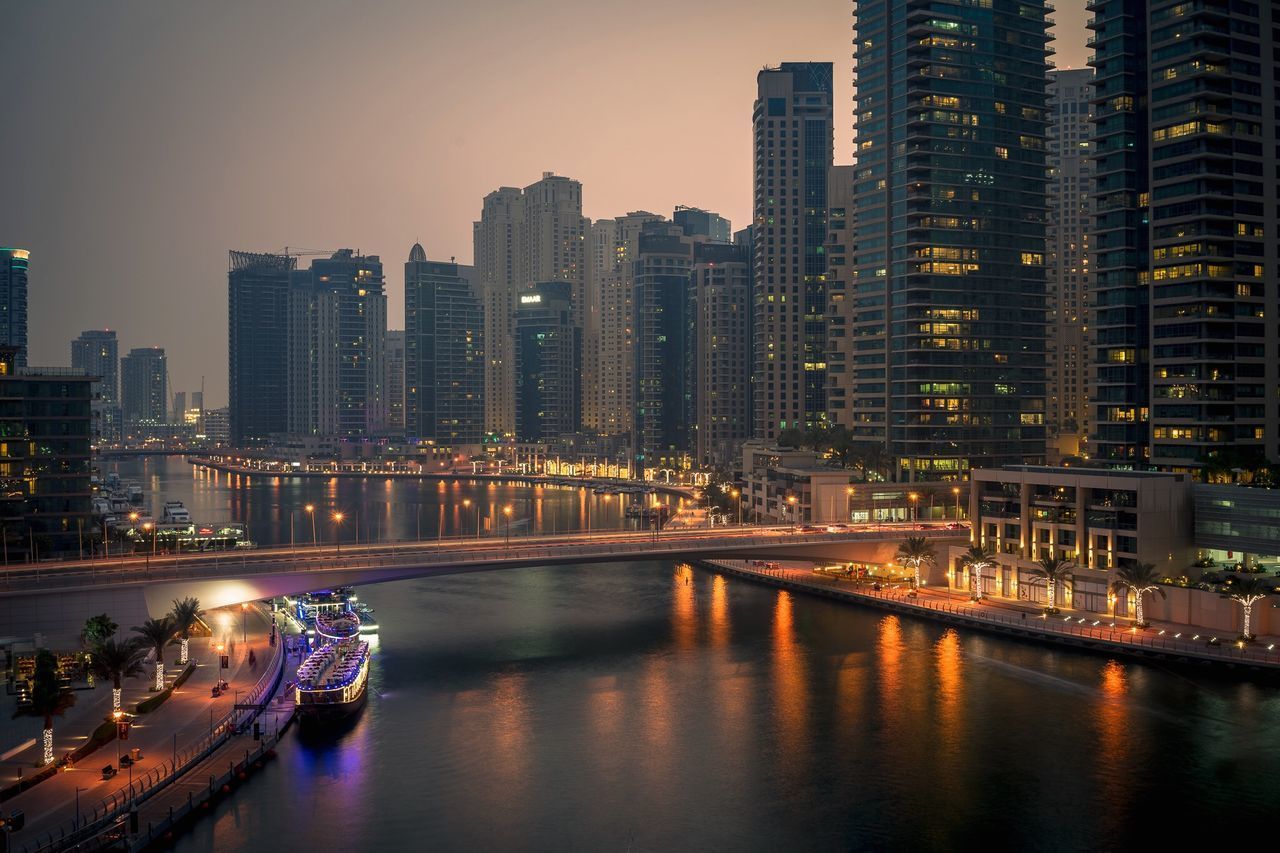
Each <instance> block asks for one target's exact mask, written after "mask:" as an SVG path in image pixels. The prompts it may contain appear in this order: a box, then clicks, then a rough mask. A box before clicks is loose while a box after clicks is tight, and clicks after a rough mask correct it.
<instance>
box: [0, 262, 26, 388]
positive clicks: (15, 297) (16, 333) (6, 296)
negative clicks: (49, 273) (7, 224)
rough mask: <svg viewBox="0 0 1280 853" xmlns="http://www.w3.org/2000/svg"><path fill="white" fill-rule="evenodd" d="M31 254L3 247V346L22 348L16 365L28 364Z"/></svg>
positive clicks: (0, 284) (0, 270)
mask: <svg viewBox="0 0 1280 853" xmlns="http://www.w3.org/2000/svg"><path fill="white" fill-rule="evenodd" d="M30 261H31V253H30V252H29V251H27V250H26V249H5V248H0V345H7V346H14V347H17V348H18V352H17V355H16V356H15V359H14V364H15V365H17V366H18V367H26V365H27V270H28V266H29V264H30Z"/></svg>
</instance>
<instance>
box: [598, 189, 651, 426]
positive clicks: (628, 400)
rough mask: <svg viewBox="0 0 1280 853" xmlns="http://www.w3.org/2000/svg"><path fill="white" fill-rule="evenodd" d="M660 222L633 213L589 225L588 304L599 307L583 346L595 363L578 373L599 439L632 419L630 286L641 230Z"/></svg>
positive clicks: (645, 214)
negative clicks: (592, 399) (588, 397)
mask: <svg viewBox="0 0 1280 853" xmlns="http://www.w3.org/2000/svg"><path fill="white" fill-rule="evenodd" d="M661 221H662V217H661V216H660V215H658V214H656V213H649V212H648V211H643V210H640V211H632V212H631V213H628V214H626V215H625V216H619V217H617V218H615V219H599V220H596V221H595V222H593V223H592V224H591V230H590V234H589V237H588V244H589V251H588V256H589V265H588V272H587V292H588V304H589V305H596V306H598V309H597V315H596V322H595V326H596V328H594V329H588V334H591V335H592V336H593V340H591V341H590V342H587V343H586V344H584V346H585V347H586V348H587V350H588V353H589V354H588V356H587V357H586V358H587V359H589V360H590V361H591V362H593V364H594V368H593V370H592V371H590V372H588V371H586V370H584V371H583V374H584V380H587V378H588V377H589V380H588V381H587V382H586V385H585V389H584V393H593V394H594V396H595V403H594V406H592V405H588V404H584V405H583V411H584V413H585V412H588V411H591V410H592V409H593V408H594V412H595V413H596V416H595V420H594V421H592V422H587V423H585V424H584V425H585V426H587V427H588V428H590V429H593V430H597V431H599V432H600V433H602V434H604V435H621V434H624V433H629V432H631V428H632V418H633V415H634V414H635V387H634V382H633V374H634V371H635V354H634V343H635V303H634V296H635V294H634V282H635V267H634V261H635V257H636V249H637V243H638V241H639V238H640V233H641V231H643V230H644V228H646V227H647V226H648V225H649V224H650V223H654V222H661Z"/></svg>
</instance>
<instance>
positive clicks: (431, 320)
mask: <svg viewBox="0 0 1280 853" xmlns="http://www.w3.org/2000/svg"><path fill="white" fill-rule="evenodd" d="M474 275H475V271H474V269H473V268H472V267H469V266H465V265H462V264H457V263H454V262H453V261H448V262H445V261H431V260H428V259H427V253H426V252H425V251H424V250H423V248H422V246H421V245H418V244H415V245H414V247H413V250H412V251H411V252H410V253H409V261H408V263H406V264H405V265H404V284H405V286H404V297H405V307H404V317H405V333H404V335H405V341H404V363H405V367H404V371H405V431H406V432H407V433H408V435H409V437H410V438H413V439H418V440H430V441H434V442H436V444H438V445H444V446H455V445H478V444H480V443H481V441H482V440H483V439H484V413H485V407H484V375H485V352H484V331H483V330H484V310H483V306H482V305H481V302H480V298H479V296H478V295H477V294H476V292H475V286H474Z"/></svg>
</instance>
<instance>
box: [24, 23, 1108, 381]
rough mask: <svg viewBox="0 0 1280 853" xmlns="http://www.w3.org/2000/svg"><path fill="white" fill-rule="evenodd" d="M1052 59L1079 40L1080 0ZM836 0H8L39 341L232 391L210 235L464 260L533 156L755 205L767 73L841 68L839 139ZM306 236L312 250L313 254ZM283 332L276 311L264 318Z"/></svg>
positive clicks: (674, 194) (1060, 31) (1064, 57)
mask: <svg viewBox="0 0 1280 853" xmlns="http://www.w3.org/2000/svg"><path fill="white" fill-rule="evenodd" d="M1057 5H1058V10H1057V12H1056V13H1055V17H1056V18H1057V20H1058V22H1059V26H1058V28H1057V30H1056V34H1057V39H1058V41H1057V42H1056V44H1055V47H1056V48H1057V51H1058V55H1057V56H1056V57H1055V59H1056V61H1057V62H1058V64H1059V65H1060V66H1062V67H1081V66H1082V64H1083V63H1084V59H1085V54H1086V51H1085V48H1084V40H1085V37H1086V33H1085V30H1084V19H1085V12H1084V0H1061V2H1059V3H1058V4H1057ZM852 13H853V5H852V4H851V3H850V2H849V0H786V2H777V0H768V1H767V2H765V0H684V2H677V0H644V2H634V0H632V2H619V0H540V1H539V2H528V0H467V1H466V2H456V0H253V2H250V0H222V2H204V3H155V2H152V0H148V1H147V2H134V1H133V0H113V2H110V3H86V2H81V0H42V2H38V3H25V2H7V3H3V4H2V6H0V80H2V81H5V84H6V85H5V94H6V107H5V112H4V121H3V126H0V167H2V168H3V175H4V179H3V184H0V246H16V247H20V248H25V249H29V250H30V251H31V274H30V295H29V299H30V309H29V310H30V321H29V337H30V350H31V351H30V358H29V361H30V363H31V364H39V365H60V364H68V363H69V362H70V341H71V339H72V338H74V337H76V336H77V335H78V334H79V333H80V331H82V330H84V329H93V328H112V329H117V330H118V331H119V337H120V352H121V354H122V355H123V354H124V353H125V352H127V351H128V350H129V349H130V348H132V347H140V346H162V347H164V348H165V349H166V351H167V354H168V357H169V374H170V390H171V391H177V390H186V391H191V390H196V389H198V388H199V387H200V383H201V377H202V376H203V377H204V385H205V389H206V404H207V405H209V406H217V405H222V404H223V403H224V402H225V400H226V387H227V377H226V373H227V354H226V350H227V313H226V311H227V308H226V302H227V279H226V270H227V251H228V250H229V249H243V250H249V251H275V250H278V249H282V248H284V247H285V246H290V247H300V248H304V249H328V250H332V249H338V248H343V247H350V248H355V249H360V250H363V251H364V252H366V253H368V254H377V255H380V256H381V257H382V261H383V265H384V269H385V271H386V275H387V285H388V287H387V290H388V320H389V325H390V327H391V328H401V327H402V326H403V317H404V286H403V263H404V261H405V260H406V259H407V258H408V254H409V248H410V247H411V246H412V245H413V243H414V242H415V241H421V242H422V244H423V246H424V247H425V248H426V250H427V255H428V256H429V257H431V258H433V259H437V260H441V259H446V258H449V257H456V258H457V259H458V261H459V262H469V261H470V259H471V223H472V222H473V221H474V220H475V219H476V217H477V216H478V215H479V212H480V204H481V200H482V199H483V197H484V196H485V194H486V193H488V192H490V191H492V190H493V189H496V188H497V187H499V186H526V185H528V184H531V183H533V182H534V181H536V180H538V179H539V178H540V177H541V175H542V173H543V172H544V171H552V172H555V173H557V174H561V175H568V176H570V177H573V178H575V179H577V180H580V181H581V182H582V184H583V192H582V196H583V208H584V210H583V212H584V213H585V214H586V215H587V216H589V217H591V218H593V219H595V218H602V217H610V216H617V215H619V214H622V213H625V212H627V211H630V210H641V209H645V210H651V211H654V212H659V213H665V214H667V215H670V212H671V210H672V209H673V207H674V206H675V205H677V204H687V205H693V206H698V207H704V208H707V209H710V210H715V211H717V212H719V213H720V214H721V215H724V216H727V217H729V218H730V219H731V220H732V221H733V224H734V227H735V228H740V227H744V226H745V225H747V224H748V222H749V220H750V212H751V211H750V206H751V105H752V101H753V99H754V97H755V77H756V72H757V71H759V70H760V68H762V67H764V66H766V65H777V64H778V63H779V62H784V61H806V60H810V61H831V62H832V63H833V64H834V66H835V76H836V90H835V104H836V107H835V109H836V122H835V127H836V130H835V150H836V161H837V162H851V158H852V154H851V149H852V144H851V140H852V136H853V131H852V93H853V87H852V79H851V78H852V64H853V62H852V58H851V54H852V47H851V41H852V33H851V29H850V27H851V24H852ZM305 262H306V261H305V259H304V264H305ZM281 331H282V333H283V330H281Z"/></svg>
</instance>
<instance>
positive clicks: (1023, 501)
mask: <svg viewBox="0 0 1280 853" xmlns="http://www.w3.org/2000/svg"><path fill="white" fill-rule="evenodd" d="M1018 503H1019V505H1020V506H1021V510H1020V511H1019V513H1018V535H1019V538H1020V539H1021V540H1022V549H1021V552H1020V554H1019V556H1021V557H1030V556H1031V536H1032V532H1033V531H1032V528H1031V484H1030V483H1021V484H1019V486H1018Z"/></svg>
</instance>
